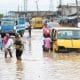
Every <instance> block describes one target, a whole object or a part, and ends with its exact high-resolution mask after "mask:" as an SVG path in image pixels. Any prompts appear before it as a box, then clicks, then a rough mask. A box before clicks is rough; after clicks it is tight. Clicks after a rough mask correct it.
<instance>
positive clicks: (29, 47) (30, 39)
mask: <svg viewBox="0 0 80 80" xmlns="http://www.w3.org/2000/svg"><path fill="white" fill-rule="evenodd" d="M29 51H31V38H30V39H29Z"/></svg>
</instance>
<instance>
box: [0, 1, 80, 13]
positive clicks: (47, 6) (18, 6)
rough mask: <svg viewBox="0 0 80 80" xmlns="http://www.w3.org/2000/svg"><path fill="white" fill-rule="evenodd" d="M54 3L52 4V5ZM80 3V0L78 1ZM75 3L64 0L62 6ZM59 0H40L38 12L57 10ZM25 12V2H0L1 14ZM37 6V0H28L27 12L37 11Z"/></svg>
mask: <svg viewBox="0 0 80 80" xmlns="http://www.w3.org/2000/svg"><path fill="white" fill-rule="evenodd" d="M50 1H52V3H50ZM78 1H80V0H78ZM67 3H75V0H62V4H67ZM58 5H59V0H38V10H40V11H49V10H53V11H56V10H57V8H56V7H57V6H58ZM17 10H19V11H23V10H24V0H0V13H3V14H7V12H8V11H17ZM36 10H37V6H36V2H35V0H27V11H36Z"/></svg>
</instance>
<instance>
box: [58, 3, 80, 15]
mask: <svg viewBox="0 0 80 80" xmlns="http://www.w3.org/2000/svg"><path fill="white" fill-rule="evenodd" d="M77 12H78V14H79V15H80V4H78V9H77V6H76V5H75V4H67V5H59V6H58V15H60V16H68V15H74V14H75V15H76V14H77Z"/></svg>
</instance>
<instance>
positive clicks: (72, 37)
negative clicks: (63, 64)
mask: <svg viewBox="0 0 80 80" xmlns="http://www.w3.org/2000/svg"><path fill="white" fill-rule="evenodd" d="M51 39H52V41H53V50H54V51H55V52H62V51H66V52H70V51H77V52H80V28H67V27H66V28H65V27H58V28H54V29H53V30H52V32H51Z"/></svg>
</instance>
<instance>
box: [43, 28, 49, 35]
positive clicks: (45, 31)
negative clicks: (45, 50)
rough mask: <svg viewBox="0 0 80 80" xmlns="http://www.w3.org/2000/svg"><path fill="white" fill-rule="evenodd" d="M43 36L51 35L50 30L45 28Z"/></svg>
mask: <svg viewBox="0 0 80 80" xmlns="http://www.w3.org/2000/svg"><path fill="white" fill-rule="evenodd" d="M43 35H45V36H47V35H50V29H49V28H47V27H45V28H43Z"/></svg>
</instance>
